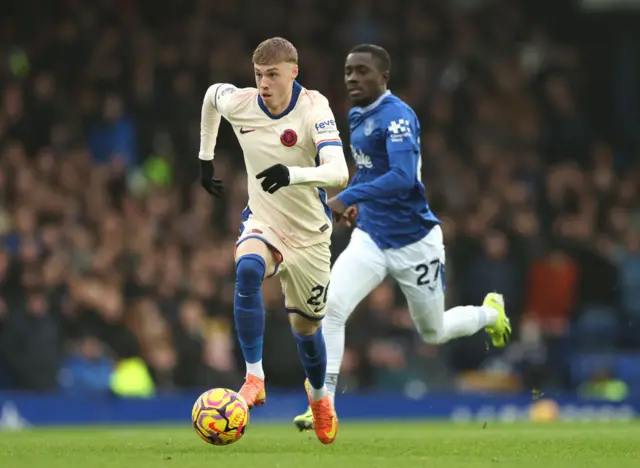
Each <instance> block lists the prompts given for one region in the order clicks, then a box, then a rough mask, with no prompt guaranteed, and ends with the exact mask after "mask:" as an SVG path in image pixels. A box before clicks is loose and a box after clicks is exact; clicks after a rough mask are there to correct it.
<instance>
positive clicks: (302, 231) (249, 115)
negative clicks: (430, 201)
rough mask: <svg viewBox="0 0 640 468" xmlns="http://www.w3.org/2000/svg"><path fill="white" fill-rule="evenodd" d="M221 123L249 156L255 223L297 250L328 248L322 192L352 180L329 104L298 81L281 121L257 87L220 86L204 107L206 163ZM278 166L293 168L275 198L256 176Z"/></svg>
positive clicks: (202, 153) (329, 228)
mask: <svg viewBox="0 0 640 468" xmlns="http://www.w3.org/2000/svg"><path fill="white" fill-rule="evenodd" d="M220 116H222V117H224V118H225V119H226V120H227V121H228V122H229V123H230V124H231V125H232V127H233V129H234V131H235V134H236V136H237V138H238V141H239V142H240V146H241V147H242V151H243V152H244V160H245V164H246V167H247V176H248V188H249V205H248V207H249V209H250V210H251V216H252V217H253V218H254V219H257V220H260V221H262V222H264V223H267V224H268V225H269V226H271V228H272V229H273V230H274V231H275V232H276V233H277V234H278V235H279V236H280V237H281V239H282V240H283V241H284V242H286V243H288V244H290V245H292V246H309V245H314V244H317V243H320V242H327V241H328V240H329V238H330V236H331V231H332V223H331V212H330V210H329V209H328V207H327V205H326V193H325V191H324V190H323V187H331V186H336V187H344V186H345V185H346V183H347V181H348V177H349V172H348V168H347V164H346V161H345V158H344V153H343V150H342V142H341V140H340V134H339V132H338V129H337V126H336V123H335V119H334V116H333V112H332V111H331V108H330V107H329V102H328V101H327V99H326V98H325V97H324V96H323V95H322V94H320V93H319V92H317V91H310V90H307V89H305V88H303V87H302V86H300V85H299V84H298V83H297V82H294V85H293V94H292V98H291V102H290V104H289V106H288V107H287V109H286V110H285V111H284V112H283V113H282V114H280V115H278V116H274V115H272V114H271V113H270V112H269V110H268V109H267V108H266V106H265V105H264V102H263V101H262V98H261V97H260V95H259V93H258V90H257V89H256V88H243V89H238V88H236V87H235V86H233V85H231V84H225V83H222V84H214V85H213V86H211V87H210V88H209V89H208V91H207V93H206V95H205V99H204V103H203V108H202V123H201V144H200V159H204V160H207V159H212V158H213V150H214V147H215V141H216V138H217V133H218V126H219V122H220ZM274 164H284V165H285V166H288V167H289V173H290V185H289V186H288V187H283V188H281V189H280V190H278V191H277V192H275V193H274V194H270V193H268V192H265V191H264V190H263V189H262V186H261V185H260V180H258V179H256V174H259V173H260V172H261V171H263V170H265V169H267V168H268V167H271V166H273V165H274Z"/></svg>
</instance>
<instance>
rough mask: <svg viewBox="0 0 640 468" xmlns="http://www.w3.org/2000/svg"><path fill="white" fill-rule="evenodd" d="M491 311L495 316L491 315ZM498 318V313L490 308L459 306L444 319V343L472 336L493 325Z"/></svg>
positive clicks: (450, 310)
mask: <svg viewBox="0 0 640 468" xmlns="http://www.w3.org/2000/svg"><path fill="white" fill-rule="evenodd" d="M485 309H488V310H485ZM491 311H492V312H493V314H491V313H490V312H491ZM497 318H498V313H497V312H496V311H495V310H494V309H491V308H490V307H483V306H459V307H454V308H453V309H449V310H447V311H446V312H445V313H444V317H443V322H444V323H443V338H444V341H449V340H450V339H452V338H458V337H460V336H471V335H473V334H474V333H476V332H478V331H480V330H481V329H483V328H484V327H486V326H487V325H493V324H494V323H495V321H496V319H497Z"/></svg>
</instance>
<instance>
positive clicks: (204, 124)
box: [198, 83, 237, 196]
mask: <svg viewBox="0 0 640 468" xmlns="http://www.w3.org/2000/svg"><path fill="white" fill-rule="evenodd" d="M236 90H237V88H236V87H235V86H234V85H232V84H228V83H216V84H214V85H212V86H209V89H207V92H206V93H205V95H204V99H203V101H202V112H201V114H200V153H199V155H198V158H199V159H200V183H201V185H202V186H203V187H204V188H205V190H206V191H207V192H209V193H210V194H212V195H215V196H220V195H222V193H223V192H224V187H223V186H222V181H221V180H220V179H216V178H214V167H213V153H214V150H215V147H216V140H217V139H218V130H219V128H220V120H222V117H225V118H228V115H229V111H230V100H231V96H232V95H233V93H235V92H236Z"/></svg>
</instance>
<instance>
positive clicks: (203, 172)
mask: <svg viewBox="0 0 640 468" xmlns="http://www.w3.org/2000/svg"><path fill="white" fill-rule="evenodd" d="M213 174H214V170H213V161H205V160H203V159H201V160H200V185H202V186H203V187H204V189H205V190H206V191H207V192H209V193H210V194H211V195H213V196H214V197H220V196H222V195H223V194H224V185H222V180H220V179H216V178H215V177H213Z"/></svg>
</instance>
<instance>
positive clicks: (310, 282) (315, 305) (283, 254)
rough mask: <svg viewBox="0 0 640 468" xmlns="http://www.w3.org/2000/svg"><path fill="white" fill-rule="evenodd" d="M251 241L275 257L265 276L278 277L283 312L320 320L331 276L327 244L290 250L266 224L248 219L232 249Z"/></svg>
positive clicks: (291, 248)
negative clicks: (263, 247) (283, 300)
mask: <svg viewBox="0 0 640 468" xmlns="http://www.w3.org/2000/svg"><path fill="white" fill-rule="evenodd" d="M252 238H255V239H260V240H262V241H263V242H264V243H265V244H267V246H269V248H270V249H271V250H272V252H273V253H274V255H275V257H276V268H275V271H273V272H267V274H268V275H270V276H275V275H278V277H279V278H280V284H281V285H282V292H283V294H284V298H285V307H286V310H287V312H289V313H295V314H298V315H301V316H303V317H305V318H308V319H309V320H314V321H315V320H322V318H323V317H324V314H325V306H326V304H327V293H328V291H327V289H328V285H329V277H330V274H331V250H330V248H329V242H322V243H320V244H314V245H311V246H308V247H296V248H294V247H291V246H289V245H287V244H286V243H285V242H283V241H282V239H280V237H279V236H278V235H277V234H276V232H275V231H274V230H273V229H271V227H270V226H269V225H268V224H267V223H264V222H262V221H258V220H256V219H251V218H249V219H248V220H247V221H245V222H244V223H243V227H242V232H241V233H240V237H239V238H238V241H237V242H236V247H237V246H238V245H240V244H241V243H242V242H244V241H245V240H247V239H252Z"/></svg>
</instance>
